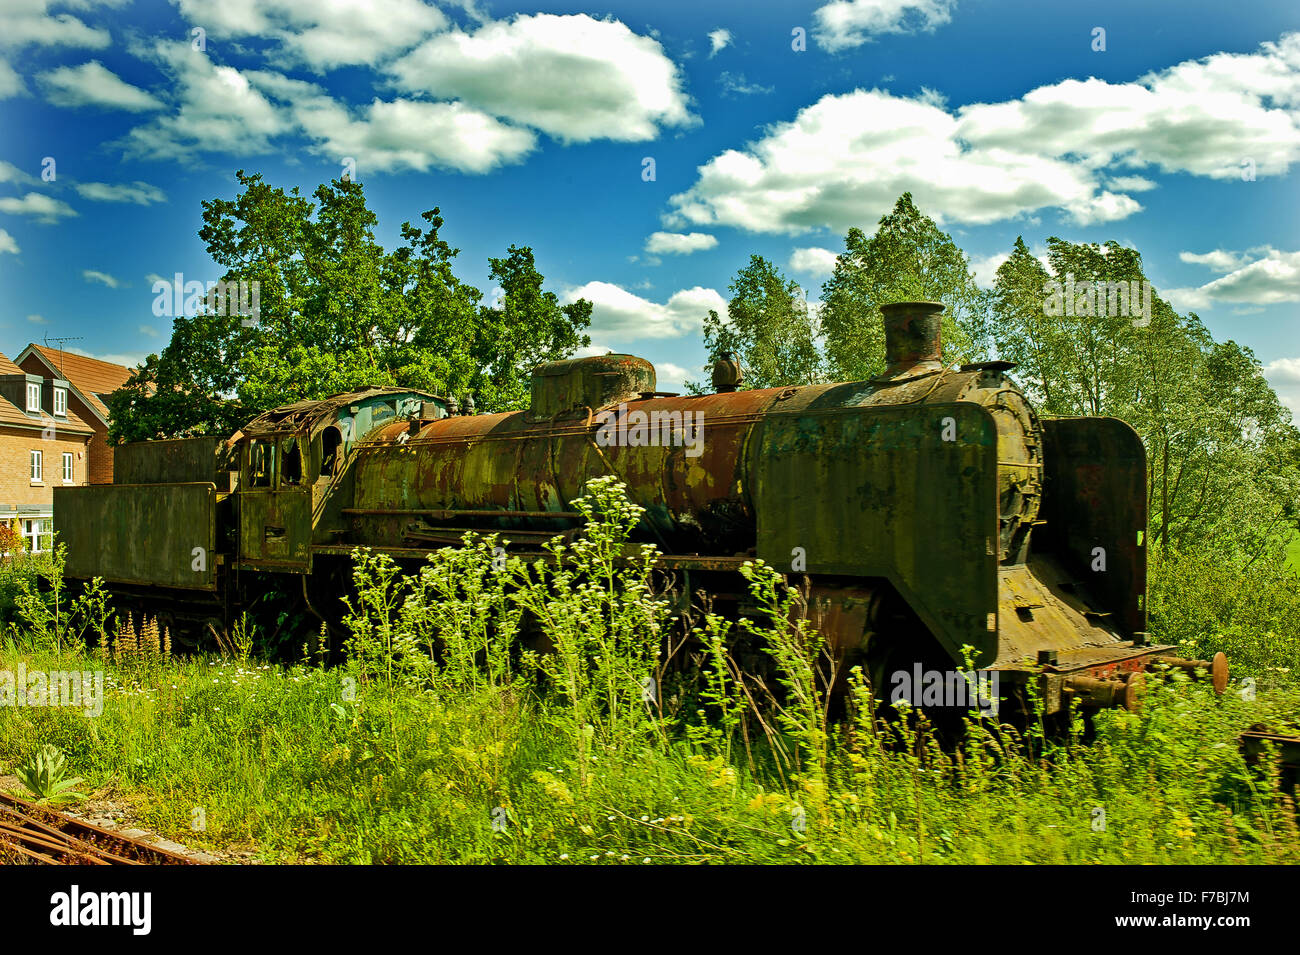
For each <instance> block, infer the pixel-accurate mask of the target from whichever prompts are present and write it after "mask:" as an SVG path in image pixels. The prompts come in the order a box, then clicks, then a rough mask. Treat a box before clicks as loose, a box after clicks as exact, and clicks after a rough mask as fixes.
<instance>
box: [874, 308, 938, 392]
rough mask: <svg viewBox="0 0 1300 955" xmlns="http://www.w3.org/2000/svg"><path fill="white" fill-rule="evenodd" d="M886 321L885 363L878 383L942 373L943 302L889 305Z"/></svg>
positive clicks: (885, 314)
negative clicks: (886, 363)
mask: <svg viewBox="0 0 1300 955" xmlns="http://www.w3.org/2000/svg"><path fill="white" fill-rule="evenodd" d="M880 313H881V314H882V315H883V316H884V318H885V361H886V362H888V365H887V366H886V368H885V372H884V374H882V375H881V376H880V378H879V379H878V380H892V381H899V380H907V379H909V378H918V377H920V376H922V375H931V374H934V373H935V372H937V371H942V370H943V360H942V358H941V356H940V352H941V351H942V347H943V345H942V342H943V303H941V302H892V303H890V304H889V305H882V306H880Z"/></svg>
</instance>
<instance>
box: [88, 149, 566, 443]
mask: <svg viewBox="0 0 1300 955" xmlns="http://www.w3.org/2000/svg"><path fill="white" fill-rule="evenodd" d="M237 178H238V182H239V184H240V187H241V189H242V191H241V192H240V194H239V195H238V196H237V197H236V198H235V199H233V200H228V199H214V200H211V201H205V202H204V203H203V223H204V224H203V228H202V229H201V230H200V232H199V236H200V238H201V239H203V241H204V242H205V243H206V246H207V251H208V254H209V255H211V256H212V259H213V261H214V262H215V263H216V265H217V266H218V267H219V268H221V269H222V270H224V271H223V274H222V276H221V278H222V280H223V281H226V282H240V281H242V282H257V283H259V284H258V289H259V296H258V307H259V314H258V316H257V317H256V319H255V320H254V319H252V318H246V317H245V316H241V315H232V314H215V313H214V312H213V311H212V310H206V309H205V310H201V311H200V312H199V314H196V315H194V316H192V317H186V316H177V317H176V318H175V320H174V323H173V331H172V339H171V341H170V343H169V344H168V345H167V347H166V348H164V349H163V351H162V353H161V355H150V356H149V358H148V359H147V360H146V361H145V363H144V364H143V365H142V367H141V368H140V369H139V370H137V371H136V372H135V373H134V374H133V375H132V376H131V379H130V380H129V381H128V382H127V384H126V386H125V387H124V388H122V389H121V390H119V391H117V392H115V393H114V394H113V395H112V396H111V397H110V399H109V408H110V413H111V417H112V421H113V425H112V430H111V440H117V439H119V438H121V439H125V440H141V439H147V438H155V437H180V436H185V435H191V434H230V433H233V432H234V431H235V430H237V429H238V428H239V427H240V426H242V425H243V424H246V423H247V422H248V421H249V420H250V419H251V418H253V417H255V416H256V415H258V414H260V413H262V412H263V411H266V410H268V409H270V408H274V407H276V406H278V405H281V404H285V403H288V402H291V401H295V400H300V399H311V398H321V397H325V396H327V395H330V394H336V393H338V392H343V391H350V390H354V389H357V388H360V387H363V386H365V385H398V386H402V387H408V388H416V389H421V390H428V391H437V392H443V393H448V394H454V395H463V394H465V393H467V392H473V394H474V395H475V396H476V398H475V400H476V403H477V405H478V407H480V408H481V409H483V410H486V411H501V410H507V409H510V408H515V407H519V406H520V405H521V404H522V403H523V401H524V400H525V398H526V395H527V389H528V375H529V372H530V371H531V369H532V367H533V366H534V365H535V364H536V363H538V362H540V361H545V360H548V359H552V358H561V357H564V356H566V355H569V354H572V353H573V351H575V350H576V349H578V348H580V347H583V346H585V345H588V344H590V340H589V339H588V337H587V336H586V335H584V334H582V330H583V329H584V328H585V327H586V326H587V325H588V324H590V320H591V304H590V303H589V302H586V301H578V302H575V303H573V304H570V305H564V306H561V305H560V304H559V302H558V299H557V298H556V296H555V294H554V293H552V292H546V291H544V290H543V288H542V286H543V279H542V276H541V274H540V273H539V272H538V271H537V268H536V265H535V261H534V258H533V253H532V250H531V249H529V248H527V247H517V246H511V247H510V249H509V252H508V254H507V255H506V256H505V257H503V258H493V259H490V260H489V274H490V276H491V278H492V279H494V280H496V281H497V282H498V283H499V284H500V286H501V288H502V291H503V292H504V296H503V298H502V299H501V301H500V302H499V303H495V304H484V303H482V302H481V299H482V293H481V292H480V291H479V290H478V289H476V288H474V287H472V286H470V285H467V284H465V283H464V282H462V281H460V279H458V278H457V277H456V275H455V274H454V272H453V270H452V264H453V260H454V259H455V257H456V256H457V255H458V254H459V250H457V249H454V248H452V247H451V246H450V245H449V244H448V243H447V242H446V241H444V240H443V239H442V238H441V236H440V231H441V229H442V227H443V219H442V217H441V215H440V214H439V210H438V209H436V208H435V209H432V210H430V211H427V212H425V213H423V214H422V216H421V219H422V220H423V221H424V223H425V225H424V226H418V225H412V224H411V223H409V222H406V223H403V225H402V230H401V236H402V242H403V244H402V245H401V246H399V247H398V248H397V249H395V250H392V251H385V250H384V249H383V248H382V247H381V246H380V245H379V244H378V243H377V242H376V241H375V238H374V228H375V226H376V224H377V220H376V218H375V215H374V213H373V212H372V211H371V210H370V209H369V208H368V207H367V205H366V201H365V195H364V192H363V190H362V187H361V185H360V184H359V183H357V182H355V181H353V180H349V179H338V180H334V181H333V182H330V183H328V184H325V185H322V186H320V187H319V188H318V189H317V190H316V192H315V193H314V195H313V198H314V199H315V200H316V201H315V203H313V202H311V201H309V200H308V199H307V198H305V197H303V196H300V195H299V192H298V189H297V187H294V188H293V189H291V190H290V191H289V192H285V191H284V190H283V189H280V188H276V187H272V186H270V185H269V184H267V183H265V182H263V180H262V177H261V176H260V175H246V174H245V173H244V172H243V171H242V170H241V171H240V172H239V173H238V174H237Z"/></svg>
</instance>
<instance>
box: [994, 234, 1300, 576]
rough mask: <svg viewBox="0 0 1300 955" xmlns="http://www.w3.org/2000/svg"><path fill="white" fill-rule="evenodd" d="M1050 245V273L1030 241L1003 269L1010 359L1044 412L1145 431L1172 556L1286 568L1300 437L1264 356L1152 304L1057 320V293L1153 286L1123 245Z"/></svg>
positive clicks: (1299, 514)
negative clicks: (1104, 418) (1101, 285)
mask: <svg viewBox="0 0 1300 955" xmlns="http://www.w3.org/2000/svg"><path fill="white" fill-rule="evenodd" d="M1047 244H1048V261H1049V264H1050V265H1051V271H1050V272H1049V271H1048V270H1047V269H1045V268H1043V266H1042V265H1041V264H1040V263H1039V262H1038V260H1037V259H1035V258H1034V257H1033V256H1032V255H1031V254H1030V252H1029V250H1028V248H1027V247H1026V246H1025V244H1024V242H1023V241H1022V240H1019V239H1018V240H1017V242H1016V247H1015V249H1014V250H1013V252H1012V254H1011V257H1010V258H1009V259H1008V260H1007V261H1006V262H1004V263H1003V264H1002V266H1001V267H1000V268H999V269H998V274H997V281H996V287H995V290H994V311H995V314H996V315H997V317H998V321H997V323H996V325H995V329H996V332H995V335H994V341H995V344H996V346H997V350H998V354H999V355H1000V356H1003V357H1005V358H1008V359H1010V360H1012V361H1016V362H1019V363H1020V364H1021V367H1020V369H1019V370H1018V372H1017V376H1018V379H1019V380H1020V382H1021V383H1022V385H1023V387H1024V388H1025V391H1026V393H1027V394H1028V395H1029V396H1030V397H1031V399H1033V400H1035V401H1036V402H1037V404H1038V407H1039V409H1040V411H1041V412H1042V413H1044V414H1049V415H1113V416H1116V417H1119V418H1123V419H1124V420H1125V421H1127V422H1129V423H1130V424H1131V425H1133V427H1134V428H1135V429H1136V430H1137V431H1138V433H1139V434H1140V435H1141V436H1142V439H1143V442H1144V444H1145V445H1146V448H1147V468H1148V473H1147V483H1148V490H1149V493H1150V517H1151V524H1150V533H1151V543H1152V545H1154V546H1155V547H1158V548H1159V549H1160V550H1161V551H1162V553H1164V554H1165V555H1166V556H1168V555H1169V553H1170V552H1172V551H1175V550H1176V551H1178V552H1180V553H1184V554H1186V553H1191V552H1193V551H1196V552H1198V553H1201V554H1204V555H1206V556H1208V555H1209V554H1214V555H1215V558H1216V559H1217V560H1218V561H1220V562H1221V563H1222V564H1224V565H1225V566H1229V567H1230V566H1238V567H1240V566H1249V565H1250V564H1252V563H1254V562H1256V561H1260V560H1264V561H1266V562H1271V561H1274V560H1275V559H1276V558H1277V557H1278V556H1279V555H1280V554H1281V552H1282V550H1283V549H1284V547H1285V546H1286V545H1287V544H1288V543H1289V542H1290V541H1291V540H1292V539H1293V538H1294V536H1295V533H1296V530H1297V527H1300V504H1298V503H1297V501H1298V500H1300V432H1297V430H1296V429H1295V427H1294V426H1293V425H1292V424H1291V416H1290V414H1289V412H1287V410H1286V408H1285V407H1284V406H1283V405H1282V403H1281V401H1279V399H1278V397H1277V395H1276V394H1275V393H1274V392H1273V390H1272V388H1271V387H1269V384H1268V382H1267V381H1266V380H1265V378H1264V376H1263V373H1262V371H1261V369H1260V365H1259V362H1258V361H1257V360H1256V359H1255V356H1254V354H1253V353H1252V352H1251V351H1250V349H1248V348H1245V347H1243V346H1241V345H1238V344H1237V343H1236V342H1231V341H1229V342H1215V341H1214V340H1213V339H1212V338H1211V337H1210V335H1209V333H1208V332H1207V331H1206V330H1205V328H1204V326H1203V325H1202V324H1201V322H1200V319H1199V318H1198V317H1197V316H1196V315H1195V314H1189V315H1186V316H1183V315H1179V314H1178V313H1177V312H1175V311H1174V309H1173V308H1172V307H1171V306H1170V305H1169V303H1167V302H1166V301H1164V300H1163V299H1161V298H1160V297H1159V295H1158V294H1155V293H1154V292H1153V293H1152V295H1151V307H1150V313H1149V314H1148V315H1142V316H1137V315H1135V314H1133V313H1135V312H1136V311H1137V309H1136V308H1135V307H1134V304H1133V303H1130V306H1129V312H1130V314H1128V315H1125V314H1122V313H1121V311H1120V309H1119V308H1112V307H1111V305H1112V303H1111V302H1109V300H1105V301H1103V300H1102V299H1101V298H1099V300H1098V303H1097V307H1096V308H1091V309H1087V308H1085V309H1079V308H1075V309H1072V310H1073V311H1076V312H1081V313H1082V314H1075V315H1065V314H1059V311H1060V310H1059V309H1058V310H1057V311H1058V314H1055V315H1049V314H1047V312H1048V309H1047V308H1046V303H1047V301H1048V298H1049V296H1048V294H1047V291H1046V288H1045V285H1046V283H1047V282H1049V281H1055V282H1057V283H1059V284H1060V285H1061V286H1065V285H1066V282H1067V278H1068V277H1070V276H1072V277H1073V280H1074V282H1075V283H1076V286H1078V287H1079V291H1078V292H1077V293H1076V294H1077V295H1082V286H1083V285H1084V284H1085V283H1093V282H1106V283H1110V282H1137V283H1145V282H1146V281H1147V279H1146V275H1145V273H1144V272H1143V270H1142V257H1141V256H1140V255H1139V254H1138V253H1137V252H1136V251H1135V250H1133V249H1129V248H1125V247H1124V246H1121V245H1120V244H1119V243H1117V242H1107V243H1105V244H1104V245H1097V244H1077V243H1071V242H1067V241H1065V240H1063V239H1058V238H1051V239H1048V243H1047ZM1065 294H1069V293H1068V291H1066V292H1065ZM1113 304H1114V305H1119V304H1120V302H1119V300H1118V299H1117V301H1116V302H1115V303H1113ZM1103 306H1104V307H1103Z"/></svg>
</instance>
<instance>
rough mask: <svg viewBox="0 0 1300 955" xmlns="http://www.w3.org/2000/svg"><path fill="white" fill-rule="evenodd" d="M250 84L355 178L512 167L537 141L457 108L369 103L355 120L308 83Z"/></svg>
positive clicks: (278, 79) (273, 79)
mask: <svg viewBox="0 0 1300 955" xmlns="http://www.w3.org/2000/svg"><path fill="white" fill-rule="evenodd" d="M245 75H246V76H247V77H248V79H249V80H251V81H252V82H253V84H254V85H255V86H257V87H259V88H260V89H262V90H263V91H264V92H266V93H267V94H269V95H271V96H272V97H273V98H275V99H277V100H283V102H284V104H285V107H284V108H285V110H286V111H287V113H288V114H289V115H290V116H292V119H293V121H294V123H295V124H296V125H297V126H298V127H299V128H301V129H302V131H303V132H304V133H305V134H306V135H307V136H308V137H309V138H311V139H313V140H315V142H316V145H315V146H314V147H313V151H314V152H316V153H319V154H321V155H326V156H331V157H333V158H334V159H335V160H336V161H341V160H342V159H343V158H344V157H351V158H353V159H355V160H356V162H357V174H358V176H364V175H366V173H367V172H369V171H371V170H374V171H378V172H389V171H393V170H401V169H414V170H417V171H419V172H424V171H426V170H428V169H429V168H430V167H431V166H436V167H440V168H444V169H456V170H459V171H460V172H467V173H485V172H489V171H491V170H492V169H495V168H496V167H497V166H501V165H505V164H508V163H514V162H518V161H520V160H521V159H523V158H524V156H526V155H527V154H528V153H530V152H531V151H532V150H533V149H534V147H535V146H536V143H537V137H536V136H534V135H533V133H532V132H530V131H529V130H526V129H519V128H517V127H514V126H509V125H507V124H505V123H502V122H500V121H499V120H497V119H495V118H494V117H492V116H489V115H488V114H486V113H483V112H480V111H479V110H476V109H473V108H472V107H469V106H466V105H465V104H464V103H430V102H426V101H424V100H408V99H398V100H394V101H392V102H384V101H382V100H378V99H376V100H374V101H373V102H372V103H371V104H370V105H369V106H367V107H364V108H363V109H362V110H361V111H360V115H359V116H354V115H353V114H352V112H351V111H350V110H349V109H348V108H347V107H346V106H345V105H344V104H342V103H340V102H338V101H337V100H334V99H332V98H330V97H329V96H328V95H327V94H326V93H325V92H324V90H322V89H321V88H320V87H318V86H315V85H314V84H310V83H304V82H302V81H300V80H292V79H288V78H286V77H283V76H280V75H279V74H278V73H269V72H261V71H252V72H249V73H247V74H245Z"/></svg>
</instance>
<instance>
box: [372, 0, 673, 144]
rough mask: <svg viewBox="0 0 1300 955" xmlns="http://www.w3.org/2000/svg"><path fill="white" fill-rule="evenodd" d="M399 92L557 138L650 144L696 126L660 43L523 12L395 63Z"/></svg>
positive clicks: (449, 36) (604, 25)
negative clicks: (665, 129)
mask: <svg viewBox="0 0 1300 955" xmlns="http://www.w3.org/2000/svg"><path fill="white" fill-rule="evenodd" d="M391 72H392V74H393V75H394V77H395V82H396V84H397V86H398V87H399V88H400V89H403V90H406V91H408V92H413V93H418V94H420V95H424V96H436V97H443V98H456V99H459V100H461V101H462V102H464V103H465V104H467V105H468V106H472V107H474V108H476V109H479V110H482V111H484V112H486V113H490V114H492V115H493V116H498V117H500V118H502V119H507V120H510V121H512V122H515V123H519V124H522V125H525V126H531V127H533V128H534V129H538V130H541V131H542V132H544V133H546V134H548V135H550V136H552V137H554V138H555V139H557V140H559V141H561V142H566V143H568V142H588V141H590V140H594V139H612V140H617V141H620V142H635V141H641V140H647V139H654V138H655V137H656V136H657V135H658V133H659V127H660V126H685V125H688V124H690V123H692V122H694V121H695V120H694V118H693V117H692V116H691V115H690V113H689V111H688V110H687V98H686V95H685V93H684V92H683V90H682V75H681V73H680V71H679V70H678V68H677V66H676V64H674V63H673V61H672V60H670V59H669V58H668V56H667V55H666V54H665V53H664V50H663V47H662V46H660V45H659V42H658V41H657V40H655V39H653V38H651V37H648V36H640V35H638V34H636V33H633V32H632V31H631V30H630V29H628V28H627V27H626V26H625V25H624V24H622V23H621V22H619V21H617V20H595V19H592V18H591V17H589V16H587V15H586V14H578V15H574V16H554V15H552V14H538V15H536V16H518V17H515V18H514V19H512V20H510V21H497V22H493V23H488V24H486V25H485V26H482V27H480V28H479V29H477V30H475V31H474V32H472V33H465V32H463V31H461V30H452V31H450V32H447V33H442V34H439V35H437V36H434V37H432V38H430V39H429V40H427V41H425V42H424V43H423V44H422V45H421V46H419V47H418V48H417V49H415V50H413V51H411V52H410V53H408V54H407V55H406V56H404V57H402V58H401V59H400V60H398V61H397V62H396V63H394V64H393V66H392V68H391Z"/></svg>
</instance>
